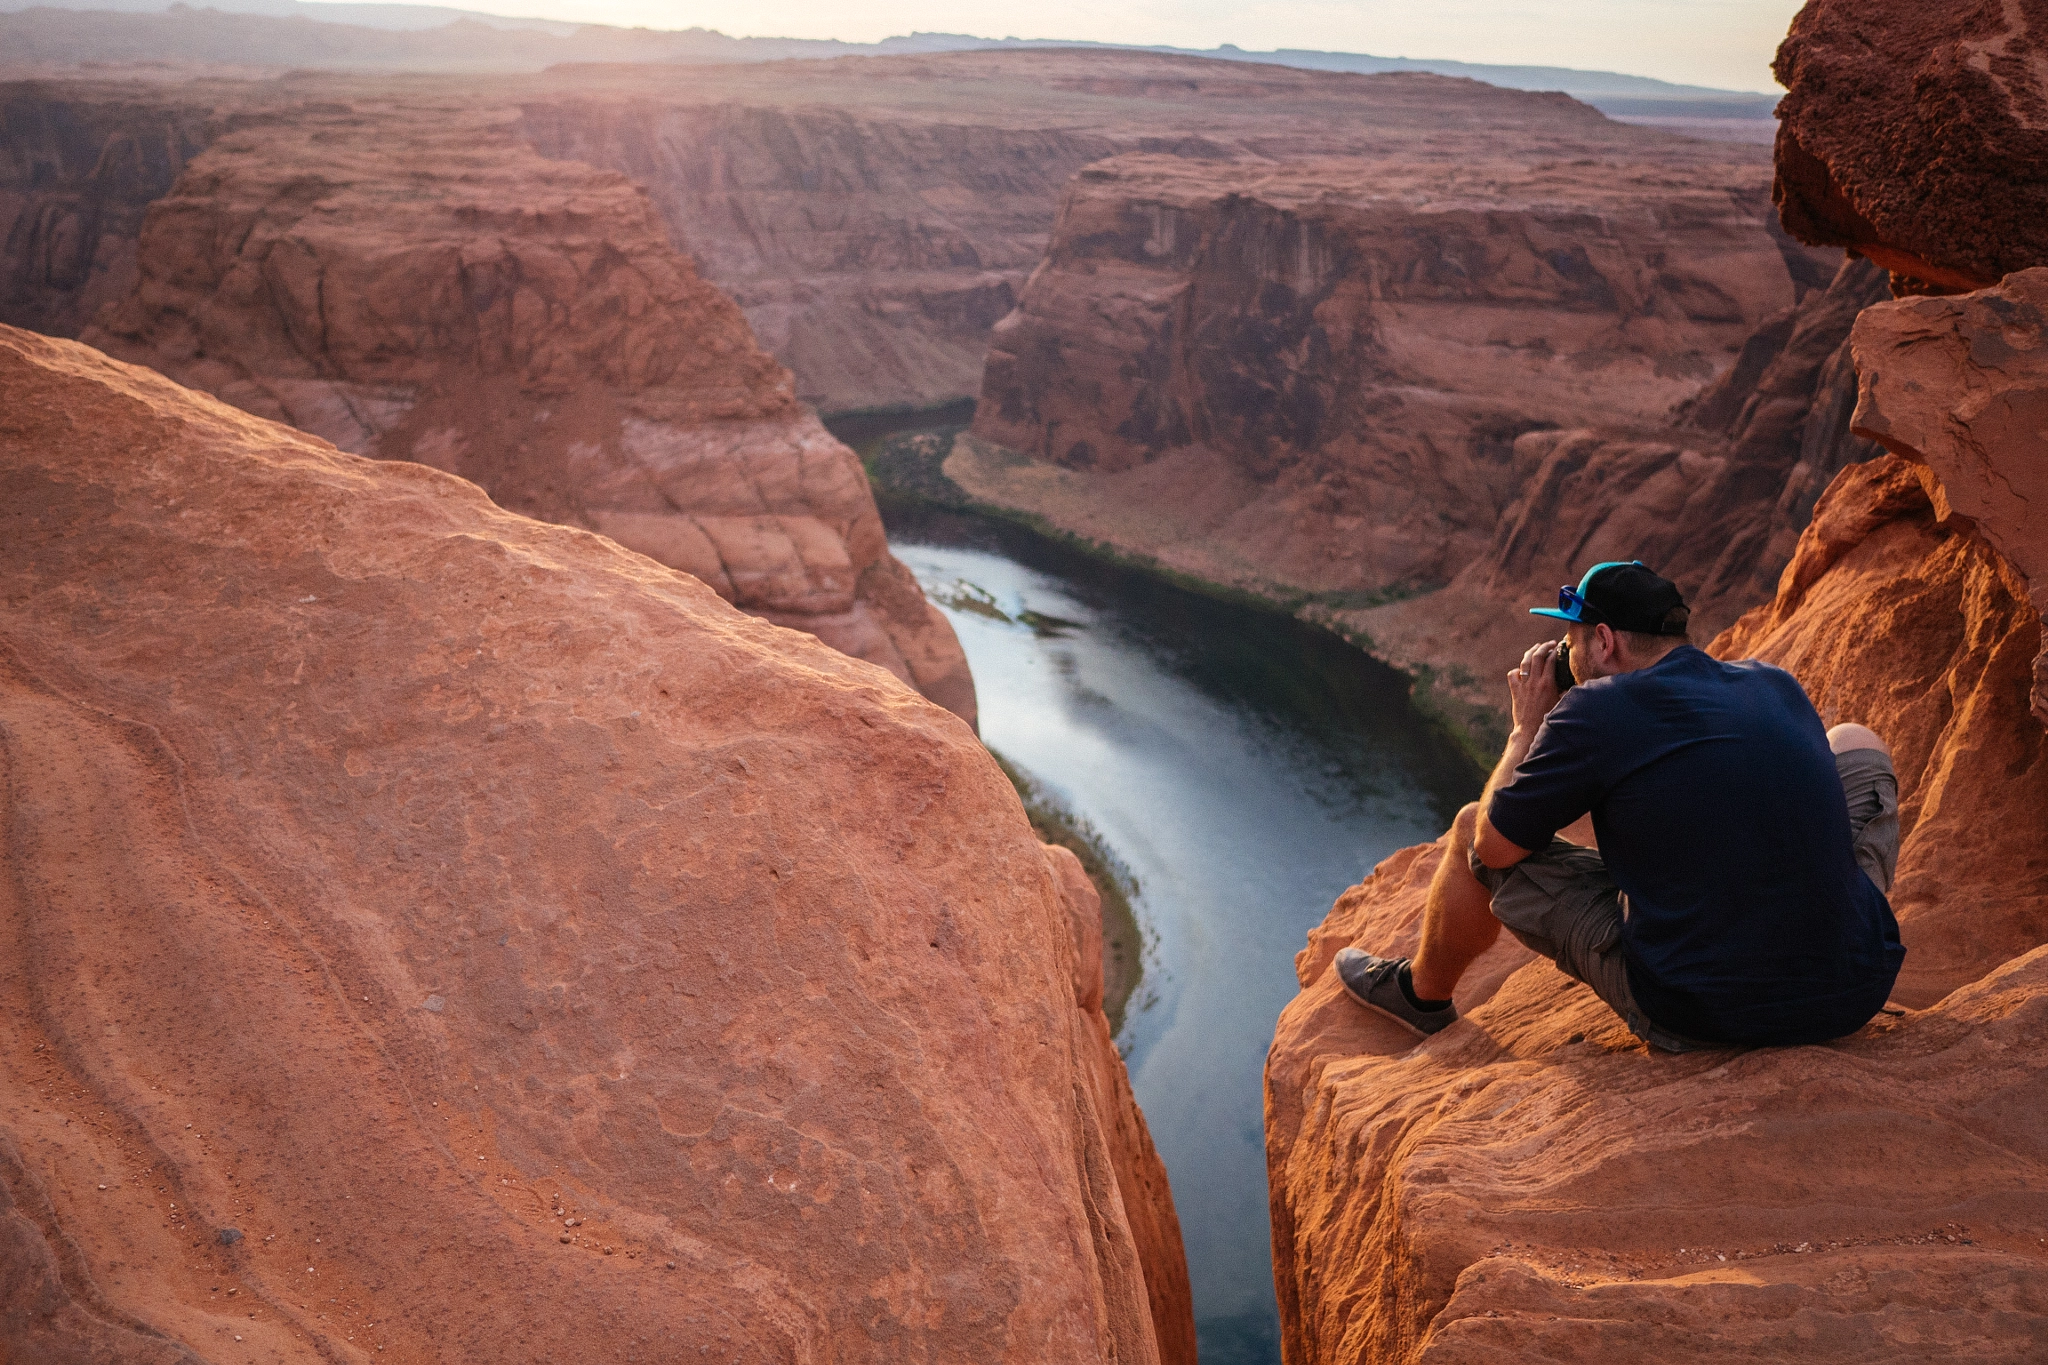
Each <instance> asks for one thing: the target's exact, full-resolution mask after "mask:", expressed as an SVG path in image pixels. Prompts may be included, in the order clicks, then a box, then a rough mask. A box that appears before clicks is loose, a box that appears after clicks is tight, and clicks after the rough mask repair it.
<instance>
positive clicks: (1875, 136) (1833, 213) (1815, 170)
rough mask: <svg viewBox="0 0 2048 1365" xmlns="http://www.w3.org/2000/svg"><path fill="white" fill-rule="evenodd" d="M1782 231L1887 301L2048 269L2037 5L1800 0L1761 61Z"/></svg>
mask: <svg viewBox="0 0 2048 1365" xmlns="http://www.w3.org/2000/svg"><path fill="white" fill-rule="evenodd" d="M1773 70H1774V71H1775V72H1776V74H1777V77H1778V80H1779V82H1780V83H1781V84H1783V85H1784V86H1785V88H1786V91H1787V94H1786V96H1785V98H1784V99H1783V100H1782V101H1780V103H1779V105H1778V119H1779V123H1778V150H1777V164H1778V179H1777V187H1776V190H1775V195H1776V198H1777V200H1778V204H1779V208H1780V210H1781V211H1782V213H1783V215H1784V221H1785V228H1786V230H1787V231H1789V232H1791V233H1792V234H1793V235H1794V236H1795V237H1798V238H1800V239H1801V240H1802V241H1808V242H1825V243H1828V244H1831V245H1835V246H1843V247H1848V248H1849V249H1850V250H1852V251H1855V252H1859V253H1861V254H1862V255H1865V256H1868V257H1870V259H1872V260H1873V261H1876V262H1877V263H1878V264H1879V265H1881V266H1883V267H1884V268H1885V269H1887V270H1889V271H1891V272H1892V275H1893V279H1894V282H1895V284H1896V286H1897V288H1898V292H1900V293H1901V294H1905V293H1930V292H1932V293H1950V292H1954V291H1957V290H1968V289H1979V288H1982V287H1984V286H1986V285H1990V284H1995V283H1997V282H1998V280H1999V278H2000V277H2001V276H2003V275H2005V274H2007V273H2009V272H2011V271H2015V270H2022V269H2025V268H2027V267H2029V266H2036V265H2041V264H2043V263H2044V262H2048V3H2043V0H1957V3H1951V4H1944V5H1913V4H1905V3H1899V2H1898V0H1891V2H1890V3H1878V4H1871V3H1867V0H1814V3H1810V4H1808V5H1807V6H1806V8H1804V9H1803V10H1801V11H1800V12H1799V15H1798V17H1797V18H1795V19H1794V20H1793V21H1792V31H1791V33H1790V35H1789V36H1788V37H1787V38H1786V39H1785V41H1784V44H1783V45H1782V46H1781V47H1779V49H1778V57H1777V61H1776V63H1775V64H1774V66H1773Z"/></svg>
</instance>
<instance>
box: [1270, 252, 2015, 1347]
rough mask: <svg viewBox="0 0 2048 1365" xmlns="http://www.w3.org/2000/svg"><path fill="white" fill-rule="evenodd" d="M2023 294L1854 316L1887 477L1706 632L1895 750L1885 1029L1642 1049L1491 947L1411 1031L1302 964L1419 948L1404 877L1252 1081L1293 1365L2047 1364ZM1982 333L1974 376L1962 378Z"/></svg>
mask: <svg viewBox="0 0 2048 1365" xmlns="http://www.w3.org/2000/svg"><path fill="white" fill-rule="evenodd" d="M2044 292H2048V271H2037V272H2030V273H2029V274H2028V275H2025V276H2018V277H2015V278H2014V279H2013V280H2012V281H2009V282H2008V284H2007V286H2006V288H2005V289H2004V290H2001V291H1987V292H1986V293H1985V294H1981V295H1970V296H1967V297H1964V298H1958V299H1943V300H1918V301H1910V302H1903V303H1894V304H1885V305H1881V306H1879V307H1877V308H1875V309H1872V310H1871V311H1870V312H1868V313H1866V314H1865V315H1864V317H1863V320H1862V321H1860V322H1859V323H1858V324H1857V327H1856V332H1855V337H1854V342H1853V344H1854V348H1855V354H1856V357H1857V361H1858V364H1859V366H1860V367H1861V368H1862V382H1863V401H1862V404H1861V406H1860V408H1859V417H1858V424H1857V425H1858V430H1860V431H1863V432H1866V433H1867V434H1869V435H1872V436H1876V437H1879V438H1881V439H1884V440H1886V441H1887V442H1888V443H1891V444H1892V445H1893V447H1894V449H1896V450H1899V451H1902V452H1906V453H1908V454H1909V455H1910V456H1911V457H1912V458H1910V459H1908V458H1901V457H1900V456H1899V455H1887V456H1885V457H1883V458H1881V459H1878V460H1875V461H1872V462H1868V463H1864V464H1858V465H1854V466H1852V467H1850V468H1849V469H1847V470H1845V471H1844V472H1843V473H1842V474H1841V475H1839V476H1838V477H1837V478H1836V480H1835V482H1834V484H1833V485H1832V486H1831V488H1830V489H1829V491H1828V493H1827V495H1826V496H1825V497H1824V498H1822V500H1821V502H1820V504H1819V507H1818V509H1817V510H1816V512H1815V515H1814V517H1813V520H1812V524H1811V525H1810V526H1809V527H1808V528H1807V530H1806V532H1805V533H1804V535H1803V536H1802V537H1801V539H1800V542H1799V546H1798V550H1797V552H1796V554H1795V555H1794V557H1793V559H1792V562H1791V563H1790V565H1788V567H1787V568H1786V570H1785V573H1784V575H1783V577H1782V579H1781V581H1780V584H1779V589H1778V593H1777V596H1776V598H1775V599H1774V600H1773V601H1772V602H1771V603H1769V604H1768V605H1766V606H1764V607H1760V608H1758V609H1757V610H1755V611H1753V612H1751V613H1750V614H1748V615H1747V616H1745V617H1744V618H1743V619H1742V620H1741V621H1740V622H1739V623H1738V624H1737V625H1736V626H1735V627H1734V628H1732V629H1731V630H1730V631H1728V632H1727V633H1725V634H1724V635H1722V636H1721V637H1720V638H1719V639H1718V640H1717V641H1716V642H1715V644H1714V649H1715V651H1716V652H1717V653H1720V654H1722V655H1723V656H1726V657H1740V656H1754V657H1759V658H1764V659H1768V660H1771V661H1773V662H1776V663H1778V664H1780V665H1782V666H1784V667H1786V668H1789V669H1791V670H1792V671H1793V672H1794V673H1795V674H1797V675H1798V677H1799V678H1800V680H1801V682H1802V683H1803V684H1804V685H1805V686H1806V688H1807V690H1808V692H1809V693H1811V694H1812V696H1813V698H1814V700H1815V703H1816V705H1817V706H1819V707H1820V709H1821V711H1822V714H1823V715H1824V716H1825V717H1826V718H1827V719H1828V720H1830V721H1841V720H1858V721H1862V722H1865V723H1867V724H1870V725H1873V726H1875V727H1876V728H1877V729H1878V730H1879V731H1880V732H1881V733H1883V734H1884V735H1886V736H1887V738H1888V739H1889V740H1890V741H1891V743H1892V746H1893V748H1894V752H1895V760H1896V762H1897V766H1898V770H1899V775H1900V790H1901V801H1902V819H1901V825H1902V828H1903V830H1904V832H1905V841H1904V847H1903V850H1902V853H1901V857H1900V863H1899V877H1898V881H1897V884H1896V885H1895V887H1894V888H1893V891H1892V903H1893V906H1894V908H1895V909H1896V911H1897V913H1898V916H1899V921H1900V927H1901V932H1902V935H1903V937H1904V939H1905V942H1906V944H1907V948H1908V953H1907V958H1906V967H1905V971H1904V972H1903V974H1902V975H1901V977H1900V980H1899V985H1898V988H1897V991H1896V993H1895V997H1894V999H1895V1001H1896V1002H1897V1004H1898V1006H1899V1007H1900V1008H1899V1009H1898V1010H1897V1011H1896V1012H1895V1013H1888V1014H1887V1015H1885V1016H1880V1018H1879V1019H1878V1020H1876V1021H1874V1022H1873V1023H1872V1024H1871V1025H1869V1026H1868V1027H1866V1028H1865V1029H1864V1030H1863V1031H1862V1032H1860V1033H1858V1034H1857V1035H1855V1036H1854V1037H1852V1038H1849V1039H1846V1040H1843V1041H1840V1042H1837V1043H1832V1044H1828V1045H1826V1046H1823V1047H1802V1048H1787V1049H1758V1050H1755V1051H1750V1052H1738V1051H1732V1050H1731V1051H1723V1052H1712V1053H1706V1054H1698V1055H1693V1056H1686V1057H1675V1058H1674V1057H1668V1056H1662V1055H1655V1054H1650V1053H1648V1052H1646V1051H1645V1050H1644V1049H1643V1048H1642V1047H1641V1045H1640V1044H1638V1043H1636V1042H1635V1041H1634V1039H1633V1038H1632V1037H1631V1036H1630V1035H1629V1034H1628V1033H1627V1032H1626V1031H1625V1029H1623V1027H1622V1026H1621V1024H1620V1023H1619V1021H1618V1020H1616V1019H1615V1018H1614V1016H1613V1015H1612V1013H1611V1012H1610V1011H1608V1010H1607V1009H1606V1007H1605V1006H1603V1005H1602V1004H1601V1003H1600V1002H1599V1001H1598V1000H1597V999H1595V998H1594V997H1593V995H1592V994H1591V993H1590V992H1589V991H1588V990H1586V989H1585V988H1584V987H1582V986H1579V985H1577V984H1576V983H1574V982H1572V981H1571V980H1570V979H1569V978H1566V977H1564V976H1563V975H1561V974H1560V973H1559V972H1558V971H1557V970H1556V969H1555V968H1554V967H1552V966H1551V965H1550V964H1549V963H1548V962H1546V961H1542V960H1539V959H1532V957H1531V955H1530V954H1529V953H1528V952H1527V951H1526V950H1525V949H1523V948H1521V947H1520V945H1519V944H1516V943H1514V942H1513V941H1512V940H1510V939H1508V938H1506V937H1505V936H1504V937H1503V940H1502V943H1501V945H1499V946H1496V947H1495V948H1494V949H1493V950H1492V951H1491V953H1490V954H1489V955H1488V957H1487V958H1486V959H1483V960H1482V962H1481V964H1480V966H1479V967H1478V968H1477V969H1476V970H1475V971H1474V973H1473V974H1472V975H1471V976H1470V977H1468V978H1467V981H1466V983H1465V986H1464V988H1463V990H1462V991H1461V996H1462V997H1464V998H1461V1000H1460V1005H1461V1008H1463V1009H1465V1010H1466V1011H1467V1012H1468V1013H1469V1015H1470V1019H1469V1022H1466V1023H1461V1024H1460V1025H1459V1026H1457V1027H1455V1028H1453V1029H1449V1030H1446V1031H1445V1032H1444V1033H1442V1034H1440V1035H1438V1036H1437V1037H1436V1038H1434V1039H1432V1040H1430V1041H1428V1042H1426V1043H1424V1044H1422V1045H1421V1046H1413V1045H1412V1044H1413V1039H1412V1037H1410V1036H1407V1035H1405V1034H1401V1033H1400V1030H1398V1028H1397V1027H1396V1026H1395V1025H1393V1024H1391V1023H1389V1022H1387V1021H1384V1020H1380V1019H1377V1018H1374V1017H1371V1016H1369V1015H1367V1014H1366V1012H1364V1011H1361V1010H1359V1009H1358V1008H1357V1007H1356V1006H1355V1005H1353V1004H1351V1002H1350V1001H1349V1000H1348V999H1347V998H1345V997H1344V996H1343V994H1342V992H1341V990H1340V989H1339V988H1338V987H1337V985H1336V983H1335V980H1334V977H1333V976H1332V975H1331V973H1330V972H1329V971H1328V963H1329V961H1330V958H1331V957H1332V956H1333V955H1334V953H1335V952H1336V950H1337V949H1338V948H1340V947H1342V946H1344V945H1345V944H1347V943H1353V942H1356V943H1361V944H1364V945H1366V946H1368V947H1371V948H1372V949H1374V950H1376V951H1392V952H1397V953H1398V952H1404V951H1409V950H1411V949H1412V948H1413V946H1414V943H1415V940H1416V934H1417V931H1418V925H1419V919H1420V915H1421V909H1422V904H1423V893H1424V891H1425V889H1426V886H1427V882H1428V878H1429V874H1430V872H1431V870H1432V869H1433V867H1434V866H1435V863H1436V860H1437V858H1438V856H1439V855H1440V846H1428V847H1422V848H1413V849H1408V850H1405V851H1403V852H1402V853H1400V854H1398V855H1396V856H1395V857H1394V858H1392V859H1390V860H1388V861H1387V862H1385V863H1383V864H1381V866H1380V867H1379V868H1377V869H1376V870H1375V871H1374V874H1373V876H1372V877H1371V878H1369V879H1368V880H1367V881H1366V882H1365V883H1364V884H1363V885H1361V886H1359V887H1356V888H1353V890H1351V891H1349V892H1347V893H1346V894H1345V895H1344V897H1343V898H1341V899H1340V900H1339V901H1338V903H1337V905H1336V907H1335V908H1334V909H1333V910H1332V912H1331V915H1330V918H1329V919H1328V920H1327V921H1326V922H1325V923H1324V925H1323V926H1322V927H1321V928H1320V929H1318V930H1317V931H1316V932H1315V933H1313V934H1312V935H1311V936H1310V942H1309V946H1308V948H1307V949H1306V950H1305V951H1304V952H1303V953H1302V954H1301V956H1300V958H1299V960H1298V967H1299V971H1300V976H1301V982H1302V986H1303V993H1302V995H1301V996H1300V997H1298V998H1297V1000H1296V1001H1295V1002H1294V1003H1293V1004H1292V1005H1290V1006H1289V1007H1288V1009H1287V1011H1286V1013H1285V1014H1284V1015H1283V1016H1282V1019H1281V1022H1280V1026H1279V1031H1278V1036H1277V1038H1276V1041H1275V1045H1274V1049H1273V1052H1272V1054H1271V1058H1270V1060H1269V1064H1268V1072H1267V1081H1268V1092H1267V1105H1268V1107H1267V1124H1268V1127H1267V1140H1268V1153H1269V1161H1270V1175H1271V1188H1272V1191H1273V1207H1274V1218H1275V1232H1274V1248H1275V1257H1276V1263H1277V1265H1278V1272H1277V1273H1278V1280H1279V1289H1280V1297H1281V1304H1282V1317H1283V1324H1284V1330H1285V1332H1286V1337H1287V1356H1288V1360H1289V1361H1290V1365H1303V1363H1304V1362H1312V1361H1338V1360H1352V1359H1357V1358H1359V1357H1360V1356H1361V1355H1365V1356H1368V1357H1370V1358H1374V1359H1384V1360H1417V1361H1420V1360H1428V1361H1455V1360H1480V1359H1488V1358H1491V1357H1492V1355H1493V1354H1497V1353H1500V1352H1504V1351H1510V1350H1512V1351H1514V1352H1516V1353H1518V1354H1519V1355H1521V1356H1524V1357H1531V1356H1533V1357H1537V1358H1544V1359H1550V1358H1557V1359H1563V1358H1571V1357H1574V1356H1578V1357H1584V1356H1589V1355H1591V1356H1602V1355H1608V1354H1626V1355H1627V1356H1628V1357H1629V1358H1631V1359H1637V1360H1674V1361H1675V1360H1688V1361H1695V1360H1702V1359H1705V1360H1718V1359H1728V1360H1735V1359H1747V1360H1787V1361H1789V1360H1801V1361H1815V1360H1840V1361H1845V1362H1846V1361H1866V1360H1872V1359H1913V1358H1922V1357H1924V1356H1925V1354H1927V1353H1928V1352H1930V1351H1932V1352H1936V1353H1940V1354H1944V1355H1967V1356H1973V1357H1975V1358H1980V1359H2004V1360H2019V1359H2031V1358H2032V1357H2034V1356H2036V1355H2038V1354H2040V1353H2041V1352H2042V1351H2043V1350H2044V1349H2048V1248H2044V1247H2043V1245H2042V1243H2041V1241H2040V1238H2039V1236H2038V1227H2039V1224H2040V1222H2041V1219H2042V1217H2043V1216H2044V1214H2048V1149H2044V1148H2043V1147H2042V1146H2041V1143H2040V1141H2039V1138H2038V1135H2037V1133H2036V1131H2035V1129H2036V1127H2037V1125H2036V1124H2035V1123H2034V1121H2033V1118H2032V1116H2033V1115H2034V1114H2035V1112H2036V1111H2037V1110H2038V1108H2039V1106H2040V1104H2041V1102H2042V1097H2043V1095H2044V1093H2048V1091H2044V1078H2048V947H2044V946H2042V945H2043V944H2044V942H2048V732H2044V729H2043V724H2042V721H2041V720H2040V718H2039V717H2038V716H2037V715H2035V714H2033V713H2032V711H2031V710H2030V705H2029V694H2030V691H2031V689H2032V686H2033V682H2034V673H2033V670H2034V661H2035V658H2036V655H2037V653H2038V651H2039V650H2040V648H2041V642H2042V628H2041V614H2040V611H2039V609H2038V607H2037V606H2036V604H2035V595H2036V593H2037V592H2038V587H2037V586H2036V585H2037V583H2038V580H2037V579H2034V578H2033V577H2032V576H2031V572H2030V570H2031V568H2032V566H2034V565H2037V564H2039V563H2040V555H2041V553H2042V547H2043V544H2044V540H2043V528H2042V527H2041V526H2040V525H2039V524H2038V521H2037V522H2036V523H2035V524H2032V525H2028V524H2026V523H2025V522H2023V521H2021V520H2019V519H2017V518H2016V517H2015V516H2014V515H2013V513H2014V512H2015V510H2016V503H2015V502H2013V501H2011V500H2010V494H2009V490H2008V486H2007V485H2005V484H2004V482H2003V481H2004V479H2005V478H2006V477H2008V475H2009V476H2010V477H2012V478H2015V479H2017V480H2019V481H2020V483H2019V484H2017V485H2012V486H2010V488H2011V489H2012V490H2017V489H2018V488H2019V487H2021V486H2023V485H2025V484H2027V483H2029V482H2033V481H2036V480H2037V475H2036V474H2035V473H2034V472H2033V471H2034V468H2035V466H2036V465H2037V464H2038V459H2037V452H2038V444H2037V442H2036V440H2035V439H2034V438H2032V437H2031V436H2030V437H2029V438H2028V439H2025V440H2014V439H2011V436H2012V433H2011V431H2010V429H2009V428H2002V427H2001V426H2000V423H2001V422H2004V421H2007V420H2009V418H2008V417H2007V416H2006V414H2010V413H2016V412H2019V411H2023V410H2027V409H2028V407H2029V405H2031V404H2032V403H2033V402H2034V401H2035V400H2036V399H2037V398H2038V395H2039V392H2040V386H2041V384H2042V383H2043V382H2044V381H2048V363H2044V362H2048V357H2044V355H2043V353H2042V352H2041V351H2040V350H2039V343H2038V332H2035V333H2032V334H2026V332H2025V327H2024V325H2023V326H2022V327H2021V336H2020V340H2021V341H2022V344H2021V345H2020V346H2018V347H2012V348H2008V347H2007V345H2006V343H2005V341H2004V340H2003V338H2004V337H2006V336H2008V335H2012V333H2010V332H2009V331H2008V325H2009V324H2010V323H2011V322H2012V320H2014V319H2016V318H2027V317H2032V318H2035V319H2038V317H2039V311H2038V310H2039V307H2040V304H2041V301H2042V299H2043V297H2044ZM1915 341H1917V342H1919V343H1921V344H1918V345H1915V344H1911V343H1912V342H1915ZM1971 341H1974V342H1975V343H1976V344H1977V345H1978V346H1979V347H1981V348H1983V350H1984V351H1985V352H1986V353H1987V354H1989V355H1991V356H1993V357H1996V360H1995V363H1994V366H1993V367H1991V368H1988V369H1984V370H1975V371H1970V370H1968V367H1967V365H1964V366H1962V367H1961V369H1959V367H1958V362H1959V360H1962V359H1963V358H1965V357H1967V354H1968V351H1969V345H1968V343H1969V342H1971ZM1959 345H1960V347H1961V348H1960V349H1958V346H1959ZM1951 413H1955V414H1959V415H1960V416H1961V420H1960V421H1952V420H1950V418H1949V416H1948V414H1951ZM1929 419H1932V420H1931V423H1930V421H1929ZM1973 419H1974V420H1973ZM1973 433H1974V435H1975V437H1976V439H1975V440H1972V439H1970V438H1971V436H1972V434H1973ZM1986 438H1990V439H1986ZM1915 441H1917V442H1919V444H1917V445H1915V444H1912V443H1913V442H1915ZM1950 471H1954V478H1955V484H1954V487H1953V489H1952V488H1951V486H1950ZM1993 490H1995V495H1994V491H1993ZM1998 498H2006V499H2008V500H2006V501H2004V502H2002V503H2001V502H1999V501H1997V499H1998ZM1965 504H1967V505H1969V506H1973V507H1977V508H1980V509H1981V510H1980V512H1979V514H1978V515H1977V516H1975V517H1972V516H1971V515H1969V514H1968V513H1966V512H1965V511H1963V506H1964V505H1965ZM1993 528H1996V532H1995V534H1994V531H1993ZM1397 1034H1399V1035H1400V1036H1396V1035H1397Z"/></svg>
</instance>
